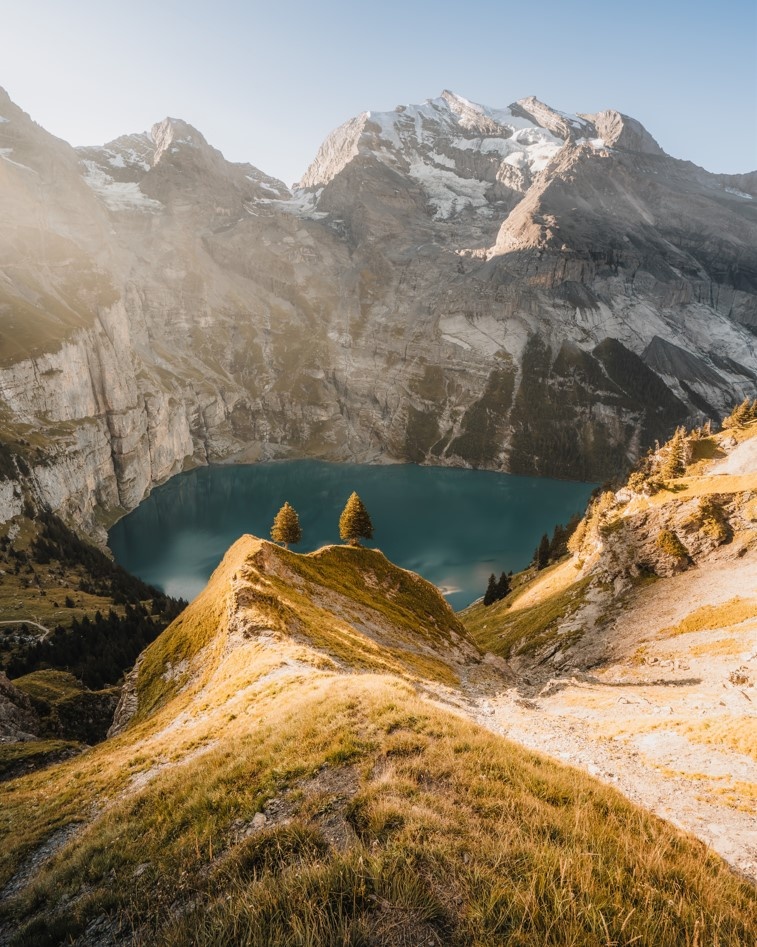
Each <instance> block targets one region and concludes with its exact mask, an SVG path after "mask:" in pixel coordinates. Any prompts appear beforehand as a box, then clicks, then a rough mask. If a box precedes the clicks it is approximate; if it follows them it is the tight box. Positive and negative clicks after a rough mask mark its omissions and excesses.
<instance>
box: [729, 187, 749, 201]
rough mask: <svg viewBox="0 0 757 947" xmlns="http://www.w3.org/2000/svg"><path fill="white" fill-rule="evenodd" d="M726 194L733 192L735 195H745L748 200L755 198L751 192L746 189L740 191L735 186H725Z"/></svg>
mask: <svg viewBox="0 0 757 947" xmlns="http://www.w3.org/2000/svg"><path fill="white" fill-rule="evenodd" d="M725 192H726V194H733V196H734V197H743V198H744V199H745V200H747V201H751V200H754V198H753V197H752V195H751V194H747V193H746V192H745V191H739V190H737V189H736V188H735V187H727V188H725Z"/></svg>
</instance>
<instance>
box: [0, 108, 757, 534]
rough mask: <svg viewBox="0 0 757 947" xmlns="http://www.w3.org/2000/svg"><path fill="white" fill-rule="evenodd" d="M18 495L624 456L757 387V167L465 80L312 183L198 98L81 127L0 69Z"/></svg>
mask: <svg viewBox="0 0 757 947" xmlns="http://www.w3.org/2000/svg"><path fill="white" fill-rule="evenodd" d="M0 206H2V208H3V213H2V215H1V216H0V260H1V261H2V266H1V267H0V441H2V443H3V464H2V470H3V476H4V479H2V480H0V510H2V515H3V517H4V518H5V519H7V518H8V517H10V516H12V515H14V514H17V513H18V512H20V510H21V508H22V506H23V502H24V498H25V497H32V498H33V500H34V502H35V503H36V502H39V503H41V505H42V506H44V507H47V508H50V509H52V510H54V511H56V512H57V513H59V514H60V515H62V516H63V517H64V518H67V519H69V520H71V521H73V522H75V523H77V524H78V525H79V526H82V527H84V528H85V529H87V530H88V532H89V533H90V534H91V535H93V536H97V537H98V538H100V539H102V538H103V532H102V527H103V524H107V523H108V522H112V520H113V519H114V518H116V517H117V516H118V515H120V514H121V513H122V512H123V511H124V510H128V509H131V508H133V507H134V506H136V505H137V504H138V503H139V502H140V500H141V499H142V498H143V497H144V496H145V495H146V494H147V493H148V492H149V490H150V489H151V487H152V486H153V485H154V484H156V483H158V482H160V481H162V480H164V479H166V478H167V477H169V476H171V475H172V474H173V473H175V472H177V471H179V470H181V469H184V468H186V467H189V466H193V465H196V464H204V463H209V462H213V461H220V460H230V459H237V460H255V459H260V458H275V457H284V456H287V457H292V456H316V457H322V458H327V459H334V460H360V461H376V462H392V461H411V462H419V463H432V464H441V465H467V466H474V467H483V468H488V469H493V470H503V471H512V472H516V473H525V474H539V475H551V476H558V477H568V478H577V479H587V480H589V479H595V480H598V479H603V478H605V477H607V476H609V475H611V474H614V473H616V472H617V471H618V470H619V469H623V468H625V467H628V466H629V465H630V463H631V462H632V461H633V460H635V459H636V458H637V457H638V456H639V455H640V454H641V453H642V452H643V451H644V450H645V449H646V448H647V447H649V446H650V445H652V444H653V443H654V441H655V439H658V438H665V437H666V436H668V434H669V433H670V431H671V430H672V429H673V428H674V427H675V426H676V425H677V424H679V423H682V422H684V421H686V420H687V419H688V420H689V421H701V420H703V419H704V418H705V417H708V416H709V417H713V418H715V417H719V416H722V415H723V414H724V413H726V412H727V410H729V409H730V407H732V406H733V404H735V403H736V402H739V401H740V400H741V399H742V398H744V397H746V396H750V397H751V396H754V395H755V394H757V349H756V346H757V339H756V337H755V332H757V172H755V173H751V174H744V175H716V174H710V173H708V172H706V171H704V170H703V169H701V168H698V167H696V166H695V165H693V164H691V163H689V162H686V161H681V160H678V159H675V158H672V157H670V156H668V155H666V154H665V153H664V152H663V151H662V149H661V148H660V146H659V145H658V144H657V143H656V141H655V140H654V139H653V138H652V136H651V135H650V134H649V133H648V132H647V131H646V130H645V129H644V127H643V126H642V125H641V124H640V123H639V122H638V121H636V120H634V119H632V118H629V117H627V116H625V115H622V114H620V113H618V112H615V111H606V112H601V113H597V114H593V115H583V114H576V115H568V114H564V113H561V112H558V111H556V110H554V109H552V108H550V107H548V106H547V105H544V104H543V103H541V102H539V101H538V100H537V99H535V98H527V99H523V100H521V101H519V102H516V103H514V104H513V105H511V106H509V107H508V108H501V109H494V108H486V107H483V106H479V105H476V104H474V103H472V102H469V101H468V100H466V99H464V98H462V97H460V96H458V95H455V94H453V93H451V92H446V91H445V92H443V93H442V95H441V96H440V97H438V98H436V99H431V100H429V101H427V102H425V103H424V104H422V105H418V106H399V107H398V108H397V109H396V110H395V111H393V112H386V113H373V112H365V113H363V114H362V115H360V116H358V117H356V118H353V119H351V120H350V121H348V122H346V123H345V124H344V125H343V126H341V127H340V128H338V129H337V130H336V131H334V132H333V133H332V134H331V135H329V136H328V137H327V139H326V140H325V141H324V143H323V145H322V147H321V148H320V150H319V152H318V154H317V155H316V157H315V159H314V161H313V163H312V164H311V166H310V167H309V168H308V169H307V171H306V172H305V174H304V175H303V177H302V179H301V181H300V182H299V183H298V184H297V185H296V186H294V187H293V188H289V187H287V186H286V185H285V184H284V183H283V182H281V181H279V180H276V179H275V178H272V177H270V176H268V175H266V174H264V173H263V172H261V171H260V170H258V169H257V168H255V167H253V166H252V165H248V164H235V163H231V162H228V161H226V160H225V159H224V157H223V155H222V154H221V153H220V152H219V151H217V150H216V149H214V148H213V147H212V146H211V145H210V144H208V142H207V141H206V140H205V138H204V137H203V136H202V134H201V133H200V132H199V131H197V130H196V129H194V128H193V127H192V126H191V125H189V124H187V123H186V122H184V121H180V120H177V119H171V118H167V119H165V120H164V121H162V122H160V123H158V124H156V125H155V126H153V128H152V130H151V132H149V133H139V134H128V135H124V136H123V137H121V138H118V139H116V140H114V141H112V142H110V143H108V144H107V145H105V146H102V147H86V148H72V147H71V146H69V145H68V144H67V143H65V142H63V141H61V140H60V139H57V138H55V137H53V136H52V135H50V134H48V133H47V132H46V131H44V130H43V129H42V128H40V127H39V126H38V125H36V124H35V123H34V122H33V121H32V120H31V118H30V117H29V116H28V115H26V114H25V113H24V112H23V111H22V110H21V109H20V108H19V107H18V106H16V105H15V104H14V103H12V102H11V100H10V99H9V97H8V96H7V95H6V94H5V93H4V92H0Z"/></svg>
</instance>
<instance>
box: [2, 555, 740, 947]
mask: <svg viewBox="0 0 757 947" xmlns="http://www.w3.org/2000/svg"><path fill="white" fill-rule="evenodd" d="M478 661H479V656H478V654H477V652H476V650H475V649H474V648H473V647H472V646H471V645H470V643H469V641H468V639H467V636H466V634H465V632H464V630H463V629H462V627H461V626H460V624H459V622H458V620H457V618H456V617H455V615H454V614H453V613H452V612H451V611H450V610H449V608H448V606H447V605H446V603H445V602H444V600H443V599H442V598H441V596H439V595H438V593H436V592H435V590H434V589H433V587H431V586H429V585H428V584H427V583H424V582H423V580H420V579H418V578H417V577H415V576H413V575H412V574H411V573H407V572H404V570H400V569H398V568H396V567H395V566H393V565H392V564H391V563H389V562H388V561H387V560H386V559H385V558H384V557H383V556H381V554H380V553H377V552H374V551H371V550H365V549H349V548H342V547H339V548H327V549H325V550H321V551H320V552H319V553H315V554H312V555H310V556H297V555H295V554H294V553H290V552H286V551H284V550H280V549H278V548H276V547H273V546H272V545H271V544H269V543H264V542H261V541H259V540H254V539H252V538H251V537H244V538H243V539H241V540H240V541H239V542H238V543H237V544H236V545H235V546H234V547H233V548H232V550H231V551H230V552H229V554H227V557H226V558H225V560H224V562H223V563H222V565H221V566H220V567H219V569H218V570H217V571H216V573H215V574H214V575H213V577H212V579H211V581H210V583H209V585H208V588H207V590H206V591H205V593H203V595H201V596H200V597H199V598H198V599H197V600H196V601H195V602H194V603H193V604H192V606H190V608H189V609H187V611H186V612H185V613H184V615H183V616H182V617H181V618H180V619H179V620H177V621H176V622H175V623H174V624H173V625H172V626H171V627H170V628H169V629H168V630H167V631H166V632H164V634H163V635H162V636H161V638H159V639H158V640H157V641H156V642H154V643H153V645H151V647H150V648H148V649H147V651H146V652H145V654H144V656H143V658H142V660H141V662H140V665H139V671H138V674H137V675H136V684H135V688H136V696H137V698H138V707H137V713H136V715H135V716H134V717H133V718H132V720H131V722H130V723H129V725H128V726H126V727H125V729H124V730H123V731H122V732H121V733H120V734H119V735H118V736H116V737H115V738H113V739H111V740H108V741H106V742H105V743H103V744H100V745H99V746H97V747H95V748H93V749H91V750H90V751H88V752H86V753H85V754H83V755H81V756H79V757H77V758H76V759H73V760H70V761H68V762H66V763H63V764H61V765H57V766H55V767H52V768H50V769H48V770H46V771H44V772H38V773H34V774H30V775H29V776H26V777H24V778H22V779H17V780H14V781H11V782H8V783H6V784H4V785H2V786H0V888H1V889H2V894H0V902H2V907H1V908H0V943H5V944H9V945H13V947H18V945H29V947H31V945H34V947H44V945H54V944H63V943H71V942H76V943H77V944H80V945H87V944H105V943H108V944H121V943H123V944H126V943H129V944H132V945H145V947H146V945H176V947H179V945H181V947H184V945H189V944H192V945H208V947H210V945H222V944H224V945H235V947H236V945H271V947H275V945H282V947H283V945H295V944H296V945H300V944H301V945H321V944H323V945H326V944H328V945H331V944H340V945H342V944H348V945H358V944H361V945H362V944H365V945H389V947H400V945H410V944H413V945H415V944H435V945H460V947H462V945H480V947H484V945H487V947H488V945H492V947H493V945H499V944H504V943H507V944H512V945H534V947H536V945H547V944H555V945H557V944H560V945H568V944H608V943H615V944H631V943H634V944H642V945H648V947H659V945H662V947H665V945H670V947H673V945H676V947H677V945H687V944H688V945H692V947H693V945H695V944H696V945H703V944H711V943H712V944H714V943H719V944H721V945H737V944H738V945H741V944H744V943H748V942H749V938H750V936H751V934H752V933H753V931H754V930H755V929H756V927H757V895H756V894H755V891H754V889H753V887H751V886H750V885H748V884H747V883H745V882H743V881H741V880H739V879H738V878H737V877H735V876H734V875H733V874H731V873H730V872H729V871H728V870H727V869H726V868H725V866H724V864H723V863H722V862H721V861H720V860H719V859H718V858H716V857H715V856H713V855H711V854H709V853H708V851H707V850H706V849H705V847H704V846H703V845H702V844H700V843H698V842H696V841H695V840H693V839H691V838H690V837H686V836H685V835H683V834H681V833H680V832H678V831H677V830H675V829H673V828H671V827H670V826H669V825H667V824H665V823H663V822H661V821H659V820H658V819H656V818H654V817H653V816H651V815H648V814H646V813H644V812H643V811H642V810H640V809H638V808H636V807H634V806H633V805H631V804H630V803H628V802H627V801H625V800H624V799H623V798H622V797H621V796H620V795H619V794H618V793H616V792H615V791H613V790H611V789H608V788H605V787H603V786H601V785H600V784H599V783H597V782H595V781H593V780H591V779H590V778H588V777H587V776H584V775H582V774H581V773H579V772H578V771H576V770H572V769H569V768H567V767H564V766H561V765H558V764H556V763H552V762H550V761H548V760H547V759H546V758H544V757H541V756H537V755H534V754H532V753H529V752H528V751H525V750H523V749H521V748H518V747H517V746H516V745H514V744H512V743H510V742H508V741H506V740H503V739H501V738H499V737H497V736H495V735H493V734H490V733H487V732H486V731H484V730H482V729H481V728H480V727H478V726H477V725H475V724H474V723H472V722H470V721H467V720H465V719H463V718H462V717H460V716H459V715H456V714H453V713H451V712H449V711H447V710H444V709H442V708H440V707H439V706H438V704H435V703H432V702H430V701H429V700H428V699H425V698H424V697H423V696H422V695H423V692H424V690H425V689H427V688H430V687H431V686H433V687H435V688H436V689H437V691H438V690H439V688H440V687H441V688H442V689H443V687H449V688H450V689H452V688H453V682H454V680H455V679H456V678H457V676H458V675H459V674H460V673H462V671H463V670H464V669H471V668H475V667H476V665H477V662H478ZM43 846H46V848H43ZM2 886H4V887H2Z"/></svg>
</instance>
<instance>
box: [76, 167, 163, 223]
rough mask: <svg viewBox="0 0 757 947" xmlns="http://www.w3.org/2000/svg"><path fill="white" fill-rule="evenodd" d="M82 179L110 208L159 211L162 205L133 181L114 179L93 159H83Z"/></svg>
mask: <svg viewBox="0 0 757 947" xmlns="http://www.w3.org/2000/svg"><path fill="white" fill-rule="evenodd" d="M82 165H83V166H84V168H85V172H84V175H83V177H84V181H85V182H86V184H88V185H89V187H91V188H92V190H93V191H94V192H95V194H97V196H98V197H99V198H100V199H101V200H102V201H103V203H104V204H105V205H106V206H107V207H109V208H110V210H116V211H125V210H140V211H153V212H154V211H160V210H162V209H163V205H162V204H161V203H160V201H155V200H153V199H152V198H151V197H148V196H147V195H146V194H143V193H142V190H141V189H140V187H139V184H138V183H136V182H135V181H115V180H114V179H113V178H112V177H110V175H108V174H106V173H105V172H104V171H103V170H102V168H100V167H99V166H98V165H97V164H96V163H95V162H94V161H88V160H84V161H82Z"/></svg>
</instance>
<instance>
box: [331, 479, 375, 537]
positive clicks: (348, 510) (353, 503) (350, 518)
mask: <svg viewBox="0 0 757 947" xmlns="http://www.w3.org/2000/svg"><path fill="white" fill-rule="evenodd" d="M339 536H340V538H341V539H342V540H343V541H344V542H346V543H349V544H350V546H359V545H360V539H361V537H362V538H363V539H370V538H371V537H372V536H373V523H371V518H370V516H369V515H368V510H366V508H365V506H364V505H363V501H362V500H361V499H360V497H359V496H358V495H357V493H355V492H354V491H353V493H352V496H351V497H350V498H349V500H347V505H346V506H345V508H344V509H343V510H342V515H341V516H340V517H339Z"/></svg>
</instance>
